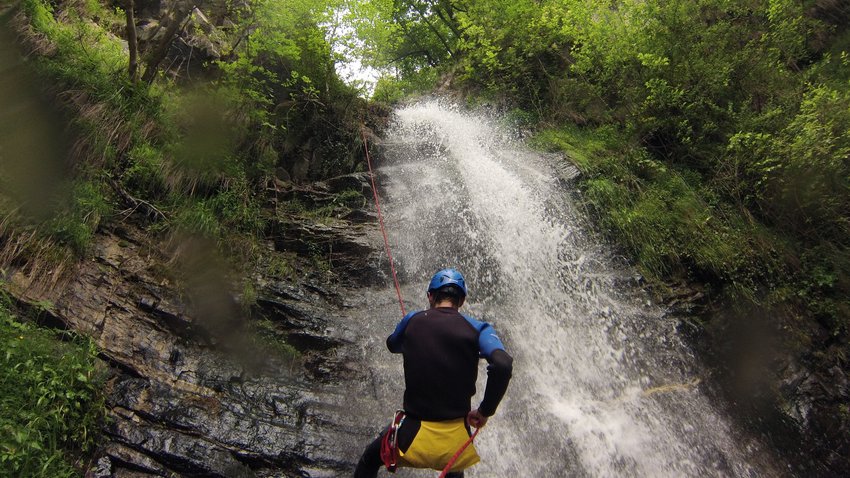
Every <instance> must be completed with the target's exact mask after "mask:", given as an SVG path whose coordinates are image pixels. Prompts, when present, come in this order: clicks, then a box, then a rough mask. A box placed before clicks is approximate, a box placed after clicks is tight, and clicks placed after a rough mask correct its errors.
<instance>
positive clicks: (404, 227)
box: [369, 102, 775, 477]
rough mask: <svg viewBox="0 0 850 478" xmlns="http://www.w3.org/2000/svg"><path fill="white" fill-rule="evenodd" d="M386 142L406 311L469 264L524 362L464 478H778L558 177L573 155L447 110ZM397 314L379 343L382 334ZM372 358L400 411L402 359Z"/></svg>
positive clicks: (423, 113)
mask: <svg viewBox="0 0 850 478" xmlns="http://www.w3.org/2000/svg"><path fill="white" fill-rule="evenodd" d="M385 140H386V141H385V143H386V154H385V156H386V157H385V158H384V159H385V160H384V166H383V167H382V168H381V170H380V172H379V174H380V180H381V181H382V183H383V185H384V188H385V196H386V197H385V198H384V203H383V204H384V207H385V210H386V211H385V212H386V219H387V222H388V229H389V234H390V238H391V244H392V247H393V248H394V254H395V255H396V256H397V259H398V265H399V267H400V269H401V276H402V278H403V280H404V282H406V283H407V284H408V285H407V286H406V288H405V294H406V299H407V301H408V304H409V305H410V304H411V303H412V304H417V303H420V300H419V299H420V298H421V297H423V296H424V287H425V284H426V283H427V280H428V278H429V277H430V275H431V274H432V273H433V272H434V271H436V270H437V269H440V268H442V267H446V266H451V267H457V268H458V269H460V270H461V271H462V272H463V273H464V274H465V276H466V279H467V283H468V284H469V287H470V296H469V302H468V305H467V306H466V310H467V312H469V313H470V314H472V315H474V316H476V317H478V318H480V319H482V320H487V321H489V322H491V323H493V324H494V326H495V327H496V329H497V330H498V331H499V332H500V333H501V335H502V336H503V337H504V341H505V343H506V346H507V348H508V351H509V352H510V353H511V354H512V355H514V357H515V363H514V379H513V381H512V382H511V386H510V388H509V389H508V393H507V396H506V398H505V400H504V401H503V402H502V405H501V406H500V409H499V411H498V412H497V414H496V416H495V417H494V418H493V419H492V420H491V422H490V424H488V426H487V427H486V428H485V429H484V430H483V431H482V433H481V434H480V436H479V440H478V446H479V452H480V454H481V455H482V458H483V460H482V463H481V464H479V465H476V466H475V467H474V468H472V469H471V470H469V471H468V472H467V476H470V477H476V476H479V477H484V476H488V477H508V476H521V477H543V476H556V477H557V476H651V477H665V476H669V477H681V476H760V475H763V474H774V472H775V470H773V471H770V472H768V471H766V470H765V469H764V466H766V465H764V464H763V463H762V464H756V462H761V461H762V460H761V459H760V458H759V457H762V456H763V453H762V452H761V451H760V447H759V446H758V444H757V443H756V441H755V440H752V439H745V438H743V437H742V436H741V435H740V434H736V433H733V431H732V429H731V428H730V426H729V425H728V424H727V420H726V419H725V418H724V417H723V416H722V414H720V413H719V412H718V411H717V410H715V409H714V408H713V407H712V406H711V404H710V403H709V402H708V400H707V398H706V397H705V396H704V395H703V394H702V393H701V392H700V390H699V388H698V386H697V383H698V380H699V376H698V375H699V372H698V369H697V368H695V366H694V365H693V359H692V357H691V356H690V354H689V352H688V350H687V348H686V347H685V346H684V345H683V344H682V343H681V342H680V340H679V338H678V337H677V335H676V330H675V326H676V323H675V321H674V320H673V319H670V318H667V317H665V315H664V314H663V311H662V310H661V309H660V308H658V307H656V306H654V305H652V304H651V303H650V302H649V301H648V300H647V298H646V297H645V296H644V295H643V294H642V292H641V291H640V290H639V288H637V287H635V286H634V285H633V284H632V283H631V282H633V281H630V274H631V275H633V274H634V273H633V272H630V271H629V270H628V268H626V267H623V266H621V265H617V264H616V261H614V260H613V259H612V258H611V257H610V255H609V253H607V252H606V251H605V247H604V245H602V244H599V241H598V240H597V238H596V237H594V236H593V235H592V234H589V233H588V232H587V229H586V227H585V224H584V219H583V217H584V216H583V214H582V212H581V211H578V210H576V207H575V205H574V203H573V201H572V200H571V198H570V196H569V194H570V191H569V188H568V187H565V185H564V180H563V177H562V176H563V174H559V172H558V168H560V169H561V170H563V169H564V168H563V167H562V166H563V163H564V161H565V160H563V159H557V158H547V157H545V156H543V155H539V154H535V153H532V152H530V151H528V150H527V149H525V148H524V147H523V146H522V145H520V144H516V143H513V142H512V141H510V140H509V139H508V135H506V134H505V132H504V131H502V130H501V129H500V128H499V127H497V126H496V125H494V124H493V123H492V122H490V121H488V120H486V119H483V118H480V117H475V116H471V115H467V114H463V113H461V112H459V111H458V110H457V109H454V108H451V107H446V106H445V105H443V104H441V103H439V102H428V103H422V104H418V105H414V106H410V107H406V108H403V109H401V110H399V111H397V112H396V122H395V125H394V126H393V127H392V128H391V130H390V131H389V133H388V134H387V135H386V138H385ZM559 162H560V164H559ZM422 302H424V301H422ZM420 305H422V304H421V303H420ZM397 319H398V318H397V317H393V318H392V319H389V320H384V321H383V322H382V323H378V324H370V325H369V333H375V334H377V335H380V338H381V339H383V338H384V337H386V335H387V334H388V333H389V332H390V331H391V327H392V326H393V325H394V323H395V321H396V320H397ZM384 322H386V323H384ZM382 353H386V352H374V353H373V354H370V355H375V354H378V355H380V354H382ZM376 360H377V362H376V364H375V374H376V375H377V378H378V380H377V383H379V388H382V390H380V391H379V392H378V393H379V394H380V396H379V397H378V398H379V401H386V402H387V403H384V404H381V406H382V407H383V408H384V409H385V410H391V409H393V408H395V407H396V406H398V405H399V403H398V401H399V400H400V389H399V386H398V384H399V382H400V381H401V379H400V374H401V372H400V362H401V360H400V358H399V359H398V360H397V361H396V362H398V364H393V365H390V366H387V365H386V364H385V363H386V361H387V360H391V358H388V357H386V356H379V357H376ZM484 376H485V374H483V373H482V377H481V380H480V382H481V383H479V387H478V388H479V391H481V390H483V379H484ZM381 384H382V385H381ZM479 399H480V396H479V397H476V398H475V399H474V400H476V401H474V404H477V400H479ZM742 441H744V443H742ZM416 473H424V472H410V471H408V472H403V473H401V474H402V475H404V476H414V475H415V474H416Z"/></svg>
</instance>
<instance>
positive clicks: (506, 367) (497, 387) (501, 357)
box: [478, 349, 514, 417]
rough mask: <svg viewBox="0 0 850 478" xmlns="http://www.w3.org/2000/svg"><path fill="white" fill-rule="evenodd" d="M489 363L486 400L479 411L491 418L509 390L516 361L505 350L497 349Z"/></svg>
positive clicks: (485, 391) (482, 402) (485, 389)
mask: <svg viewBox="0 0 850 478" xmlns="http://www.w3.org/2000/svg"><path fill="white" fill-rule="evenodd" d="M487 361H488V362H489V363H490V365H488V366H487V386H486V388H484V398H483V399H482V400H481V404H480V405H478V411H479V412H481V414H482V415H484V416H485V417H490V416H493V414H494V413H496V407H498V406H499V402H501V401H502V397H504V396H505V391H507V389H508V383H509V382H510V381H511V375H512V374H513V363H514V359H513V357H511V356H510V355H508V353H507V352H505V350H504V349H496V350H494V351H493V352H492V354H491V355H490V357H489V358H488V360H487Z"/></svg>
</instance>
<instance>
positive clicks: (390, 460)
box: [381, 410, 404, 473]
mask: <svg viewBox="0 0 850 478" xmlns="http://www.w3.org/2000/svg"><path fill="white" fill-rule="evenodd" d="M403 421H404V410H396V412H395V416H393V421H392V424H390V427H389V429H387V432H386V433H385V434H384V439H383V441H381V461H382V462H384V466H385V467H386V468H387V471H389V472H390V473H395V470H396V468H398V463H397V462H396V458H397V457H398V429H399V428H400V427H401V423H402V422H403Z"/></svg>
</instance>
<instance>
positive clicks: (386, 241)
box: [360, 129, 407, 315]
mask: <svg viewBox="0 0 850 478" xmlns="http://www.w3.org/2000/svg"><path fill="white" fill-rule="evenodd" d="M360 134H362V135H363V149H364V150H365V151H366V164H367V165H369V179H371V180H372V195H374V197H375V208H377V209H378V222H380V223H381V234H383V235H384V247H385V248H386V249H387V257H389V259H390V270H391V271H392V273H393V282H394V283H395V293H396V295H398V305H399V306H401V315H406V314H407V312H406V311H405V310H404V300H402V298H401V287H400V286H399V285H398V277H397V276H396V273H395V263H393V254H392V252H391V251H390V241H389V239H387V230H386V229H385V228H384V215H383V214H382V213H381V201H379V200H378V188H377V187H376V186H375V174H374V173H373V172H372V158H371V156H370V155H369V145H368V144H367V143H366V131H365V130H363V129H361V130H360Z"/></svg>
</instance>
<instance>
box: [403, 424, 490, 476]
mask: <svg viewBox="0 0 850 478" xmlns="http://www.w3.org/2000/svg"><path fill="white" fill-rule="evenodd" d="M402 426H404V425H402ZM467 440H469V431H467V428H466V419H465V418H458V419H456V420H448V421H444V422H426V421H422V422H421V425H420V427H419V431H418V432H417V433H416V436H415V437H414V438H413V442H412V443H411V444H410V446H409V447H408V448H407V450H406V451H401V450H399V451H398V454H399V459H398V465H399V466H407V467H411V468H431V469H434V470H442V469H443V468H444V467H445V466H446V465H447V464H448V463H449V460H451V459H452V457H453V456H454V454H455V453H457V451H458V450H459V449H460V447H462V446H463V444H464V443H466V441H467ZM480 460H481V458H480V457H479V456H478V452H477V451H476V450H475V444H470V445H469V446H468V447H466V450H464V451H463V453H461V455H460V456H459V457H458V459H457V460H456V461H455V463H454V465H452V469H451V470H450V471H461V470H464V469H466V468H469V467H470V466H472V465H474V464H476V463H478V462H479V461H480Z"/></svg>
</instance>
